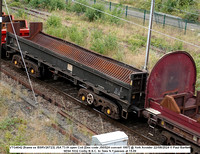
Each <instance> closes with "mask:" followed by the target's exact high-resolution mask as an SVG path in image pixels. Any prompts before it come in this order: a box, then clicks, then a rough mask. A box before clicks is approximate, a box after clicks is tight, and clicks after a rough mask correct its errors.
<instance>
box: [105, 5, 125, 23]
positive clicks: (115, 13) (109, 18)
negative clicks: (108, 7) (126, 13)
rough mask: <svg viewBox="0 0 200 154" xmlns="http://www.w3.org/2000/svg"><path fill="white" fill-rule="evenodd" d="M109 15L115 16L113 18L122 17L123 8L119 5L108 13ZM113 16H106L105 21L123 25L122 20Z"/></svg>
mask: <svg viewBox="0 0 200 154" xmlns="http://www.w3.org/2000/svg"><path fill="white" fill-rule="evenodd" d="M108 13H109V14H111V15H113V16H116V17H122V14H123V9H122V6H121V5H117V6H115V8H114V9H113V11H108ZM113 16H110V15H105V19H106V20H107V21H109V22H111V23H115V24H119V23H121V20H120V19H118V18H116V17H113Z"/></svg>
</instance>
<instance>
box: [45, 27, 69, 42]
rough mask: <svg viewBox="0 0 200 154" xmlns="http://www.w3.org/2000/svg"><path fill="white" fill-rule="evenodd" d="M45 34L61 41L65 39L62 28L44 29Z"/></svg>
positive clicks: (65, 33) (65, 31)
mask: <svg viewBox="0 0 200 154" xmlns="http://www.w3.org/2000/svg"><path fill="white" fill-rule="evenodd" d="M46 33H47V34H49V35H52V36H55V37H58V38H61V39H65V38H66V37H67V30H66V28H64V27H62V26H61V27H57V28H55V27H49V28H47V29H46Z"/></svg>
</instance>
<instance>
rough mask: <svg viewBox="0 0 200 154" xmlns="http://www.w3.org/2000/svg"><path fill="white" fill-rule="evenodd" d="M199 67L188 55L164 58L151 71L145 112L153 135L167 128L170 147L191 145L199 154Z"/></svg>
mask: <svg viewBox="0 0 200 154" xmlns="http://www.w3.org/2000/svg"><path fill="white" fill-rule="evenodd" d="M195 83H196V66H195V62H194V60H193V58H192V57H191V56H190V55H189V54H188V53H186V52H182V51H181V52H180V51H179V52H174V53H170V54H167V55H165V56H164V57H162V58H161V59H160V60H159V61H158V62H157V64H156V65H155V66H154V68H153V69H152V71H151V73H150V75H149V78H148V81H147V87H146V99H145V101H146V102H145V111H144V112H143V114H144V115H145V117H147V118H148V119H149V120H148V122H149V126H150V128H151V134H153V133H154V127H156V126H159V127H160V128H164V130H165V131H163V132H162V133H163V135H164V136H166V138H167V144H170V145H191V146H192V153H195V154H196V153H199V152H200V91H197V96H194V95H195Z"/></svg>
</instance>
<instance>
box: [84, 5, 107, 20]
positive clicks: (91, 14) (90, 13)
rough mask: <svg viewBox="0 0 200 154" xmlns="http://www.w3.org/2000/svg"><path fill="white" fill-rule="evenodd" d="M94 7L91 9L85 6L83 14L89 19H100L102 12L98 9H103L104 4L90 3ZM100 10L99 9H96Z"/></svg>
mask: <svg viewBox="0 0 200 154" xmlns="http://www.w3.org/2000/svg"><path fill="white" fill-rule="evenodd" d="M92 7H93V8H95V10H94V9H91V8H87V9H86V13H85V16H86V17H87V18H88V20H89V21H94V20H97V19H100V18H102V17H103V15H104V14H103V13H102V12H100V11H104V10H105V7H104V5H102V4H94V5H92ZM98 10H100V11H98Z"/></svg>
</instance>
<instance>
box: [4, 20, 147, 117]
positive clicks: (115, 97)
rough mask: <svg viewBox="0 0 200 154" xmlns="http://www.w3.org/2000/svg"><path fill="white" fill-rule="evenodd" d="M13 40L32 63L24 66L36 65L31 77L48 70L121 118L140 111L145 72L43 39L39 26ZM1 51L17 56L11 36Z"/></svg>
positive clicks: (67, 45) (51, 39) (68, 43)
mask: <svg viewBox="0 0 200 154" xmlns="http://www.w3.org/2000/svg"><path fill="white" fill-rule="evenodd" d="M16 31H17V29H16ZM17 37H18V40H19V44H20V47H21V50H22V53H23V55H24V56H25V58H26V59H27V60H28V59H29V60H31V61H32V62H31V64H30V65H28V66H32V67H33V68H34V65H37V68H35V73H36V74H38V76H39V74H41V72H39V71H40V70H41V68H40V67H41V66H44V65H45V66H48V68H50V69H51V70H53V72H54V74H55V75H60V76H63V77H66V78H69V79H71V80H72V81H73V82H74V83H75V84H77V85H82V87H84V88H83V89H87V90H88V89H89V90H90V91H91V93H92V94H93V95H94V97H95V96H96V95H97V96H98V97H99V98H98V99H100V98H104V99H105V100H109V103H111V104H115V106H117V107H119V109H117V110H119V111H118V112H119V113H120V114H121V115H122V117H124V118H126V117H127V113H128V112H132V111H136V112H138V113H139V111H140V109H142V108H143V107H144V106H143V105H144V97H145V96H144V95H145V94H144V93H145V92H144V91H145V85H146V78H147V73H146V72H144V71H142V70H139V69H137V68H134V67H132V66H130V65H127V64H124V63H122V62H119V61H117V60H114V59H112V58H109V57H106V56H103V55H100V54H97V53H95V52H93V51H90V50H88V49H85V48H83V47H80V46H78V45H76V44H73V43H71V42H68V41H65V40H62V39H59V38H56V37H53V36H50V35H47V34H45V33H43V32H42V23H30V36H29V37H20V36H17ZM5 49H6V51H7V52H8V53H12V57H15V55H16V54H19V49H18V47H17V43H16V39H15V36H14V34H13V33H11V32H8V33H7V38H6V45H5ZM16 59H17V58H16ZM32 63H33V64H32ZM83 85H84V86H83ZM84 93H85V92H84V90H83V92H82V94H84ZM80 95H81V94H80ZM87 95H88V94H87ZM86 97H87V96H86ZM94 99H95V98H94ZM96 99H97V98H96ZM101 101H102V100H101ZM105 102H106V101H105ZM100 103H101V102H100ZM103 106H104V107H105V105H103ZM108 106H109V105H108ZM105 108H106V107H105ZM113 116H114V115H113ZM111 117H112V116H111ZM114 118H116V117H114Z"/></svg>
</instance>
